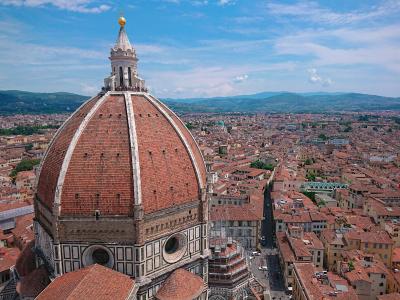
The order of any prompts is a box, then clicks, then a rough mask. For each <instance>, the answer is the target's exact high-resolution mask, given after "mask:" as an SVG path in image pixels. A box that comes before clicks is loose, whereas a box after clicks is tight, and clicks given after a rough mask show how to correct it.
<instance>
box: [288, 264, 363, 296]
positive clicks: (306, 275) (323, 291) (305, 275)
mask: <svg viewBox="0 0 400 300" xmlns="http://www.w3.org/2000/svg"><path fill="white" fill-rule="evenodd" d="M294 267H295V270H296V273H297V274H298V276H299V279H300V281H301V285H302V287H303V288H304V292H305V293H306V295H307V296H308V297H309V299H314V300H330V299H332V300H333V299H338V300H355V299H358V297H357V295H356V294H355V292H354V290H353V289H352V287H351V286H347V291H336V293H335V290H334V288H333V287H332V285H331V284H330V282H329V278H330V277H331V278H333V279H335V278H334V277H332V276H329V274H328V276H327V282H323V281H321V280H319V279H318V278H316V277H315V276H314V274H315V273H316V271H317V269H316V268H315V266H314V265H313V264H312V263H294Z"/></svg>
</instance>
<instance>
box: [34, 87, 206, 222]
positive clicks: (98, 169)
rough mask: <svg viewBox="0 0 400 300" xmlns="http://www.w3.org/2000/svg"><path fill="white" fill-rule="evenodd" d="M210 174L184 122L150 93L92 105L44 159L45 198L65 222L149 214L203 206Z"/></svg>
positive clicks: (113, 95)
mask: <svg viewBox="0 0 400 300" xmlns="http://www.w3.org/2000/svg"><path fill="white" fill-rule="evenodd" d="M205 180H206V172H205V166H204V161H203V158H202V155H201V152H200V151H199V148H198V146H197V144H196V142H195V140H194V139H193V137H192V135H191V134H190V132H189V131H188V130H187V128H186V127H185V126H184V124H183V123H182V121H181V120H180V119H179V118H178V117H177V116H176V115H175V114H174V113H173V112H172V111H171V110H170V109H169V108H167V107H166V106H165V105H164V104H163V103H161V102H160V101H159V100H157V99H156V98H154V97H153V96H151V95H149V94H147V93H132V92H108V93H106V94H105V95H104V96H96V97H94V98H92V99H90V100H89V101H87V102H86V103H84V104H83V105H82V106H81V107H80V108H79V109H78V110H77V111H76V112H75V113H74V114H73V115H72V116H71V117H70V118H69V119H68V120H67V121H66V122H65V123H64V125H63V126H62V127H61V128H60V129H59V130H58V132H57V133H56V135H55V137H54V138H53V140H52V142H51V143H50V145H49V148H48V150H47V152H46V154H45V157H44V158H43V160H42V164H41V167H40V175H39V179H38V186H37V199H38V201H40V202H41V203H42V204H43V205H45V206H46V207H47V208H48V209H49V210H51V211H52V210H53V208H54V207H56V208H57V211H58V213H59V214H61V215H93V214H94V212H95V210H99V211H100V212H101V214H102V215H125V216H127V215H128V216H130V215H132V214H133V206H134V205H135V204H140V203H141V204H142V206H143V210H144V212H145V213H151V212H154V211H158V210H162V209H166V208H169V207H172V206H176V205H180V204H184V203H187V202H192V201H194V200H199V199H200V194H201V193H200V192H201V189H203V188H205Z"/></svg>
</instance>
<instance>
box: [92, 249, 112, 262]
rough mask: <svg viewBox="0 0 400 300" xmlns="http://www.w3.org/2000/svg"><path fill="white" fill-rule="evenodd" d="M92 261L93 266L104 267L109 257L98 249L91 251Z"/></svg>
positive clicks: (105, 252)
mask: <svg viewBox="0 0 400 300" xmlns="http://www.w3.org/2000/svg"><path fill="white" fill-rule="evenodd" d="M92 259H93V262H94V263H95V264H99V265H103V266H105V265H107V264H108V262H109V261H110V255H108V252H107V251H106V250H104V249H101V248H99V249H96V250H94V251H93V253H92Z"/></svg>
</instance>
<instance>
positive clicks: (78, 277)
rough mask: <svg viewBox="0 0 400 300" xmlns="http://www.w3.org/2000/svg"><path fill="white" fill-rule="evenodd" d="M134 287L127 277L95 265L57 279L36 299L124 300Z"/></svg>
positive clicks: (133, 283)
mask: <svg viewBox="0 0 400 300" xmlns="http://www.w3.org/2000/svg"><path fill="white" fill-rule="evenodd" d="M134 285H135V282H134V281H133V280H132V279H130V277H129V276H127V275H124V274H122V273H119V272H116V271H114V270H111V269H109V268H107V267H103V266H101V265H98V264H95V265H91V266H89V267H86V268H83V269H79V270H77V271H74V272H70V273H66V274H64V275H62V276H60V277H57V278H56V279H55V280H54V281H53V282H52V283H51V284H50V285H49V286H48V287H47V288H46V289H44V290H43V291H42V292H41V293H40V294H39V296H38V297H37V298H36V299H38V300H47V299H59V300H63V299H68V300H74V299H76V300H78V299H85V300H108V299H115V300H119V299H120V300H125V299H127V298H128V297H129V295H131V293H133V290H134Z"/></svg>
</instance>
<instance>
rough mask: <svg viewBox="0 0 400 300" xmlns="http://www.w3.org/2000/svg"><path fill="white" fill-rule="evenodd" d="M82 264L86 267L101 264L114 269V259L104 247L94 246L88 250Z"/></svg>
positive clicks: (84, 254)
mask: <svg viewBox="0 0 400 300" xmlns="http://www.w3.org/2000/svg"><path fill="white" fill-rule="evenodd" d="M82 262H83V265H84V266H85V267H86V266H90V265H93V264H99V265H103V266H105V267H109V268H112V267H113V266H114V257H113V255H112V253H111V251H110V250H109V249H108V248H107V247H105V246H102V245H93V246H90V247H89V248H87V249H86V250H85V252H84V253H83V257H82Z"/></svg>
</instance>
